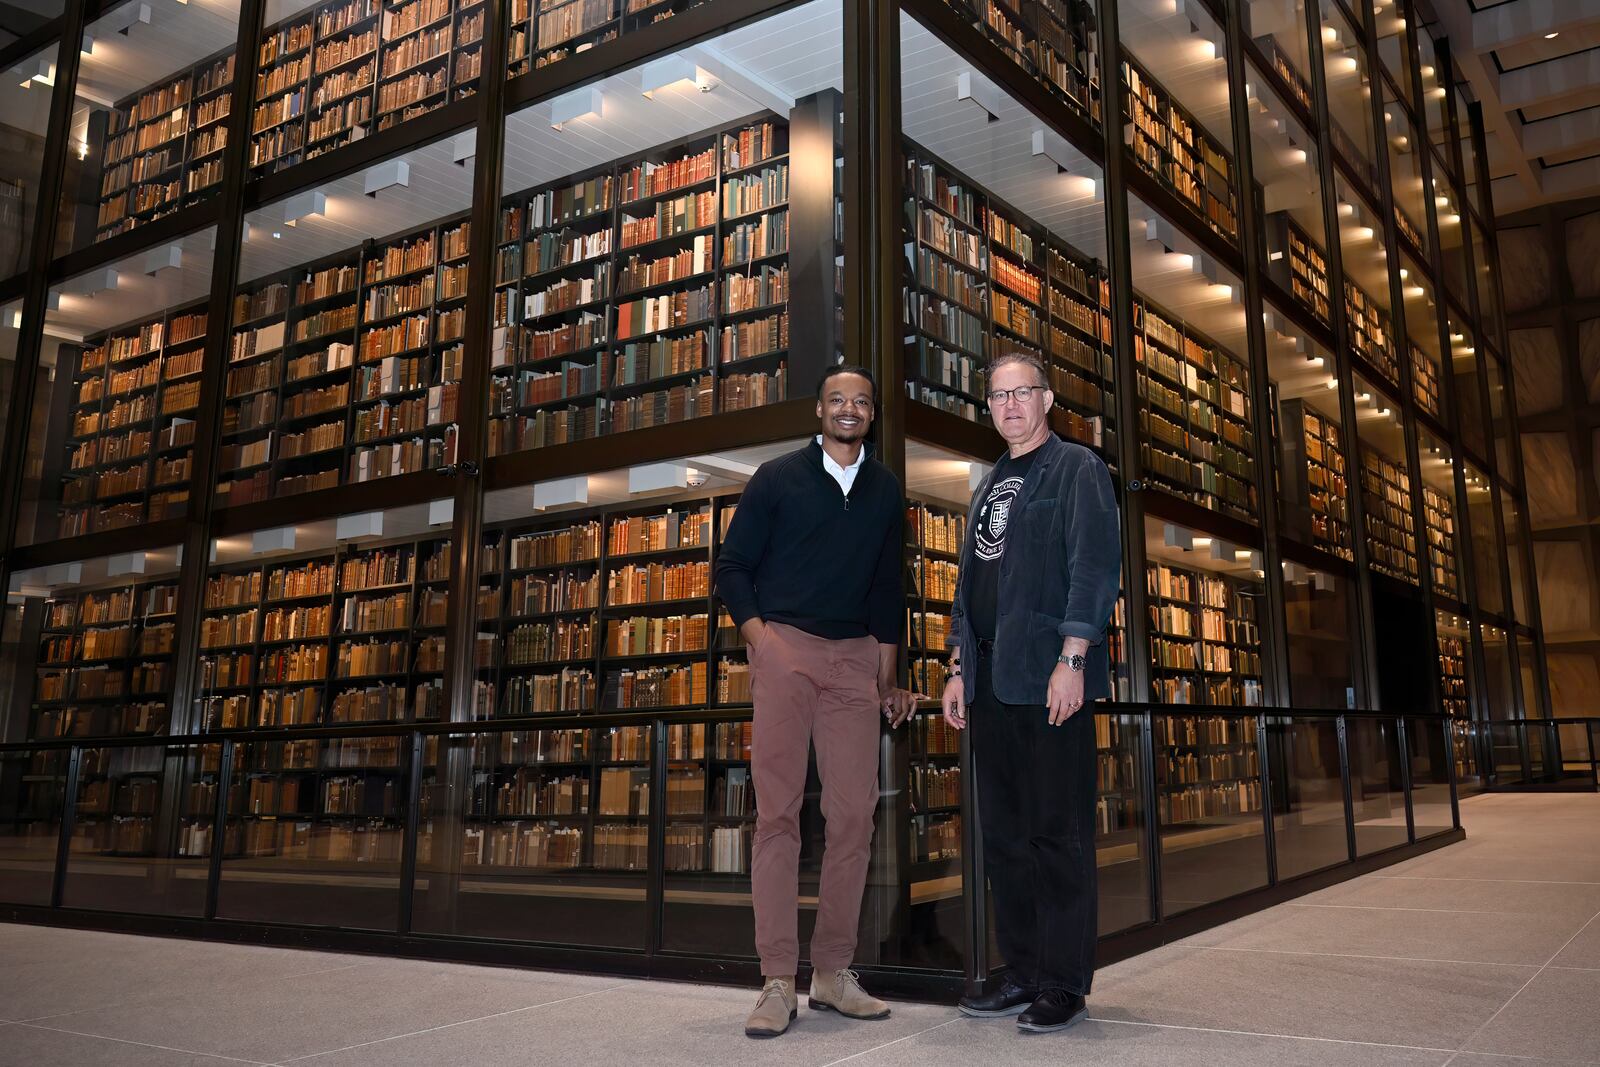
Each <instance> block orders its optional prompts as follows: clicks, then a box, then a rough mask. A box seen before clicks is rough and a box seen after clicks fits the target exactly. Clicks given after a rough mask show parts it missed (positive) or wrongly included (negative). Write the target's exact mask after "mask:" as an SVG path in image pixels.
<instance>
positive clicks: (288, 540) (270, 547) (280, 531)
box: [250, 526, 295, 556]
mask: <svg viewBox="0 0 1600 1067" xmlns="http://www.w3.org/2000/svg"><path fill="white" fill-rule="evenodd" d="M294 545H295V531H294V527H293V526H274V527H273V528H272V529H270V530H256V531H255V532H254V533H252V534H251V535H250V554H251V555H253V556H264V555H266V554H267V553H269V552H293V551H294Z"/></svg>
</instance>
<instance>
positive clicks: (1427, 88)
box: [1417, 24, 1456, 178]
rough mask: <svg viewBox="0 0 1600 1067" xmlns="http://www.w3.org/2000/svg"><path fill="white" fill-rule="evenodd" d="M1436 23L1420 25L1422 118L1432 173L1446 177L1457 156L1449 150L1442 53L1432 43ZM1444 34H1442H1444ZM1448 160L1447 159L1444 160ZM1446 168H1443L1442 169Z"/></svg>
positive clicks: (1448, 119)
mask: <svg viewBox="0 0 1600 1067" xmlns="http://www.w3.org/2000/svg"><path fill="white" fill-rule="evenodd" d="M1437 28H1438V27H1437V24H1434V25H1431V26H1430V25H1424V26H1420V27H1418V28H1417V47H1418V49H1419V50H1420V51H1421V62H1422V68H1421V70H1420V71H1419V72H1418V73H1420V74H1421V75H1422V117H1423V119H1424V120H1425V121H1426V122H1427V126H1428V143H1429V144H1430V145H1432V146H1433V149H1434V157H1433V161H1434V165H1433V172H1434V173H1435V174H1437V175H1439V176H1440V177H1441V178H1444V176H1445V175H1453V174H1454V173H1455V172H1456V168H1455V164H1454V160H1455V157H1454V155H1453V154H1452V153H1451V151H1450V141H1451V139H1452V136H1453V135H1452V134H1451V132H1450V112H1449V108H1448V105H1447V100H1446V98H1447V97H1448V96H1449V94H1448V93H1447V92H1446V91H1445V87H1444V81H1443V76H1442V73H1441V72H1440V70H1439V53H1438V49H1437V47H1436V46H1435V45H1434V43H1433V35H1434V31H1435V29H1437ZM1442 36H1443V34H1442V33H1441V37H1442ZM1444 161H1448V162H1444ZM1441 167H1443V168H1444V169H1442V170H1441V169H1440V168H1441Z"/></svg>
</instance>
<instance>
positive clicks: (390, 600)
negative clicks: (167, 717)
mask: <svg viewBox="0 0 1600 1067" xmlns="http://www.w3.org/2000/svg"><path fill="white" fill-rule="evenodd" d="M436 504H442V502H436ZM434 510H435V507H434V506H424V507H422V508H420V509H418V508H411V509H402V510H400V511H396V512H393V513H379V512H366V513H363V514H362V515H360V516H357V517H353V518H351V519H350V520H348V522H347V521H346V520H340V521H339V522H338V523H336V524H335V528H334V529H333V530H330V529H328V527H327V526H326V525H325V524H323V525H320V526H314V527H311V528H310V529H308V530H307V531H306V532H305V534H303V535H302V534H301V533H300V531H299V530H298V529H296V528H292V527H288V528H285V527H279V528H276V529H268V530H258V531H255V532H253V533H250V534H246V535H242V536H239V537H230V538H221V539H219V540H217V541H216V542H214V544H213V552H212V555H213V562H212V565H211V567H210V569H209V570H208V572H207V576H206V585H205V593H204V599H203V610H204V615H203V617H202V619H201V622H200V665H199V672H200V678H199V693H200V722H199V724H198V725H199V727H200V728H201V729H205V730H231V729H246V728H251V727H262V726H308V725H320V724H338V725H344V724H349V723H360V722H394V721H399V720H403V719H412V718H416V719H437V718H443V717H444V711H445V698H444V690H443V680H444V641H445V636H444V631H445V621H446V612H447V610H448V603H447V601H448V588H447V587H448V584H449V566H450V542H449V540H448V538H446V537H443V536H441V535H440V534H439V533H437V532H436V531H430V530H429V529H428V524H427V521H426V519H425V518H424V517H423V516H419V515H418V514H417V512H418V511H421V512H423V513H424V514H429V513H432V512H433V511H434ZM330 534H331V535H334V536H330ZM358 539H359V540H358Z"/></svg>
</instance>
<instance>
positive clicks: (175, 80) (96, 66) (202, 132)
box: [57, 0, 239, 253]
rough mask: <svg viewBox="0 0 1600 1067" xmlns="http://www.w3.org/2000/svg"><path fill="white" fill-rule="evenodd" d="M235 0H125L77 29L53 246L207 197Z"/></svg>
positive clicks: (103, 234)
mask: <svg viewBox="0 0 1600 1067" xmlns="http://www.w3.org/2000/svg"><path fill="white" fill-rule="evenodd" d="M238 22H239V5H238V3H237V0H220V2H218V3H207V4H155V5H152V4H137V3H135V4H122V5H119V6H117V7H115V8H114V9H112V10H111V11H108V12H107V13H106V14H104V15H102V16H100V17H99V18H97V19H94V20H92V21H91V22H90V23H89V24H88V26H87V27H86V29H85V31H84V37H83V42H82V47H83V55H82V56H81V57H80V61H79V70H78V84H77V88H76V93H77V95H76V99H75V101H74V103H73V108H72V125H71V130H70V133H69V135H68V143H67V145H66V152H67V168H66V176H65V179H64V180H65V184H64V186H63V188H62V211H63V213H64V217H63V219H62V224H61V227H60V229H59V231H58V233H57V252H58V253H61V252H70V251H74V250H76V249H80V248H87V247H88V246H89V245H91V244H94V243H97V242H100V241H104V240H106V239H107V238H110V237H115V236H117V235H119V234H124V233H128V232H129V231H132V230H135V229H138V228H139V227H141V226H147V225H149V224H150V223H152V222H154V221H155V220H157V219H159V218H162V217H164V216H167V215H171V214H174V213H176V212H178V211H179V210H181V209H182V208H185V207H187V206H189V205H191V204H195V203H198V202H200V201H201V200H204V199H206V198H208V197H211V196H214V195H216V193H217V190H218V189H219V188H220V185H221V182H222V149H223V147H224V145H225V144H226V141H227V136H228V128H229V123H228V122H227V121H226V120H227V118H228V111H229V108H230V106H231V103H232V96H231V89H232V85H233V66H234V64H233V51H234V49H235V48H236V47H237V39H238V29H239V27H238Z"/></svg>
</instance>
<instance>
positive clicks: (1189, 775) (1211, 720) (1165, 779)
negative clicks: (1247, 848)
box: [1152, 715, 1261, 847]
mask: <svg viewBox="0 0 1600 1067" xmlns="http://www.w3.org/2000/svg"><path fill="white" fill-rule="evenodd" d="M1152 725H1153V727H1154V731H1155V769H1156V800H1157V815H1158V818H1159V819H1160V825H1161V832H1162V839H1163V844H1164V845H1168V846H1169V847H1170V846H1172V845H1177V844H1179V842H1180V841H1181V838H1182V837H1184V836H1189V835H1195V836H1199V835H1203V834H1205V832H1206V831H1207V829H1208V828H1211V827H1216V826H1219V825H1226V824H1227V823H1231V822H1234V821H1236V820H1237V819H1238V817H1239V816H1248V815H1253V814H1256V813H1259V812H1260V811H1261V755H1260V746H1259V743H1258V741H1259V738H1258V727H1257V721H1256V719H1254V718H1250V717H1245V718H1228V717H1223V716H1215V717H1196V718H1178V717H1175V716H1163V715H1157V716H1155V717H1154V719H1153V722H1152Z"/></svg>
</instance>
